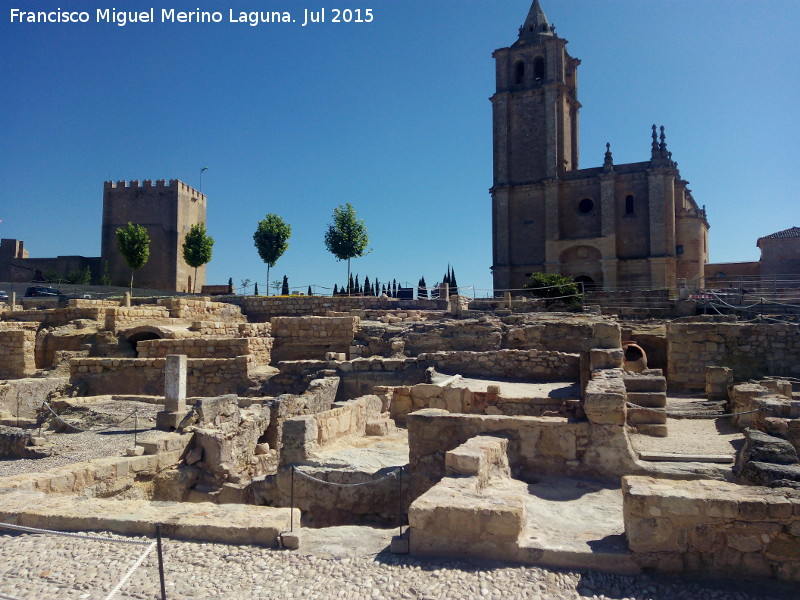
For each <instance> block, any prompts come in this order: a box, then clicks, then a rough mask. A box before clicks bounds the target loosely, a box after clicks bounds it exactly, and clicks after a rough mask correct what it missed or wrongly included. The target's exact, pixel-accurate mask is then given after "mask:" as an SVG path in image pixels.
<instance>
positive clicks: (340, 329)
mask: <svg viewBox="0 0 800 600" xmlns="http://www.w3.org/2000/svg"><path fill="white" fill-rule="evenodd" d="M271 323H272V336H273V337H274V338H275V343H274V346H273V350H272V356H273V360H275V361H282V360H299V359H309V358H310V359H321V358H325V354H327V353H328V352H347V351H348V350H349V349H350V344H351V343H352V341H353V338H354V337H355V332H356V329H358V326H359V323H360V319H359V318H358V317H273V319H272V321H271Z"/></svg>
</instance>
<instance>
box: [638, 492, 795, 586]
mask: <svg viewBox="0 0 800 600" xmlns="http://www.w3.org/2000/svg"><path fill="white" fill-rule="evenodd" d="M622 492H623V506H624V518H625V534H626V536H627V538H628V546H629V547H630V549H631V551H632V552H633V553H634V557H635V559H636V560H637V562H639V564H640V565H641V566H642V567H645V568H651V569H655V570H658V571H665V572H669V573H682V572H686V573H693V574H700V575H705V576H712V577H733V578H741V577H743V576H744V577H777V578H779V579H783V580H787V581H800V551H798V549H800V491H797V490H792V489H789V488H764V487H751V486H740V485H736V484H733V483H727V482H723V481H713V480H700V481H675V480H659V479H653V478H650V477H625V478H624V479H623V485H622Z"/></svg>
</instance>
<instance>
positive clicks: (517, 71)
mask: <svg viewBox="0 0 800 600" xmlns="http://www.w3.org/2000/svg"><path fill="white" fill-rule="evenodd" d="M523 81H525V63H524V62H522V61H519V62H517V64H516V66H515V67H514V82H515V83H517V84H520V83H522V82H523Z"/></svg>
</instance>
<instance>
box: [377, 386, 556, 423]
mask: <svg viewBox="0 0 800 600" xmlns="http://www.w3.org/2000/svg"><path fill="white" fill-rule="evenodd" d="M375 392H376V393H377V394H379V395H380V396H382V397H385V398H387V400H386V401H385V403H386V404H387V405H388V408H389V411H390V413H391V416H392V418H393V419H395V421H397V422H398V423H399V424H404V423H405V422H406V419H407V417H408V415H409V414H410V413H412V412H414V411H417V410H422V409H424V408H438V409H443V410H446V411H448V412H451V413H464V414H476V415H506V416H527V417H541V416H543V415H544V414H545V413H554V414H558V415H559V416H562V415H563V414H564V411H563V402H564V401H563V400H558V399H549V398H506V397H503V396H501V395H500V394H498V393H497V392H496V391H487V392H478V391H473V390H470V389H469V388H461V387H442V386H440V385H434V384H430V383H419V384H417V385H411V386H409V385H402V386H397V387H394V388H380V387H378V388H376V389H375Z"/></svg>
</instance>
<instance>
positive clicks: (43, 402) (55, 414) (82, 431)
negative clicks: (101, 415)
mask: <svg viewBox="0 0 800 600" xmlns="http://www.w3.org/2000/svg"><path fill="white" fill-rule="evenodd" d="M42 407H46V408H47V410H49V411H50V414H52V415H53V416H54V417H55V418H56V420H57V421H60V422H61V423H63V424H64V425H67V426H68V427H72V428H73V429H77V430H78V431H79V432H80V433H99V432H101V431H108V430H110V429H113V428H114V427H119V426H120V425H122V424H123V423H124V422H125V421H127V420H128V419H130V418H131V417H132V416H134V415H135V414H136V413H138V412H139V409H138V408H134V409H133V410H132V411H131V412H130V413H128V415H127V416H126V417H123V418H122V419H121V420H119V421H117V422H116V423H112V424H111V425H109V426H107V427H101V428H100V429H81V428H80V427H78V426H77V425H73V424H72V423H70V422H69V421H66V420H64V419H63V418H62V417H61V415H59V414H58V413H56V412H55V411H54V410H53V408H52V407H51V406H50V404H48V402H47V400H42Z"/></svg>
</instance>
